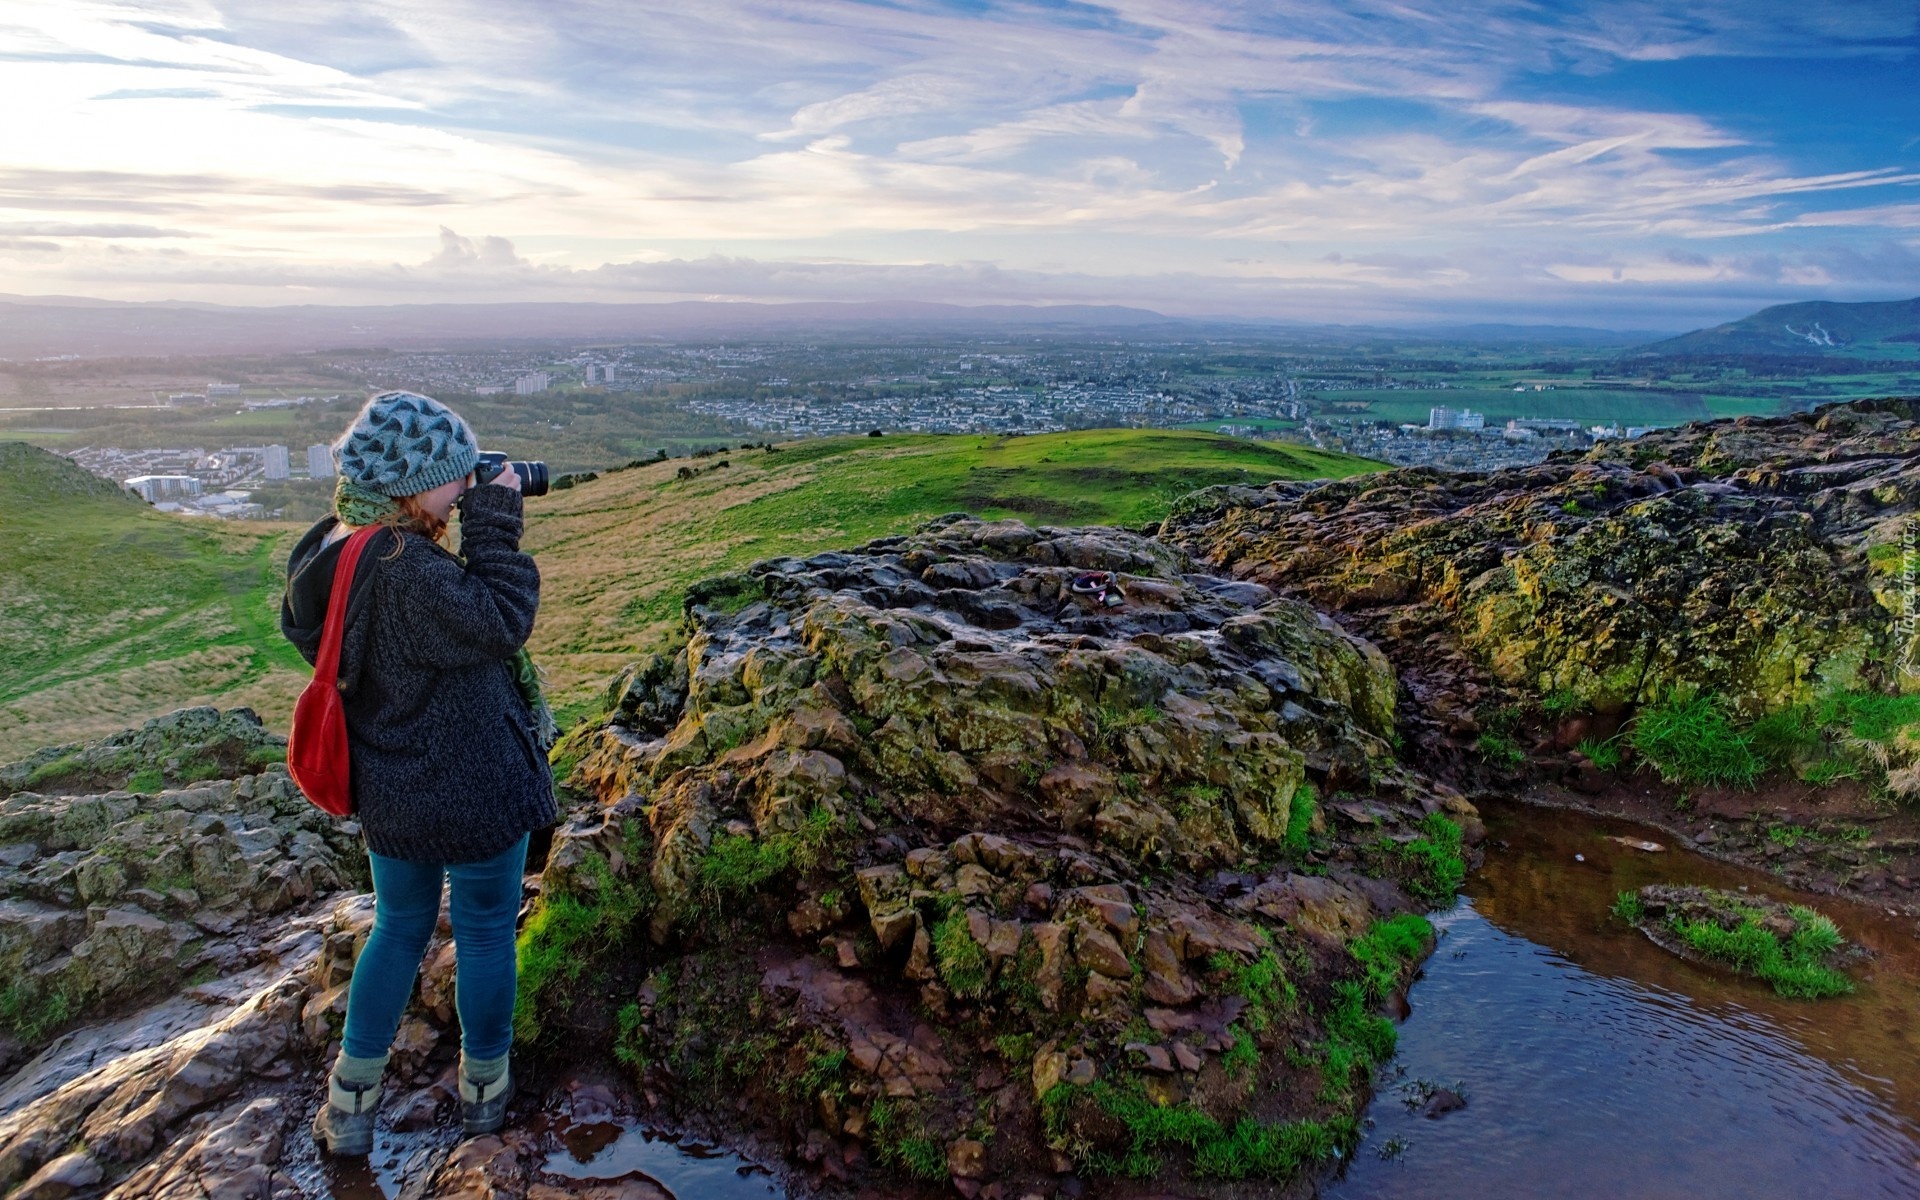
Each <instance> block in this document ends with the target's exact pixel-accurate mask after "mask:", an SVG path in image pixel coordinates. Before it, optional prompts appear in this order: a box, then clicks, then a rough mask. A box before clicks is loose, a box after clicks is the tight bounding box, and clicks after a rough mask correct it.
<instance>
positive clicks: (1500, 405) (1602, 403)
mask: <svg viewBox="0 0 1920 1200" xmlns="http://www.w3.org/2000/svg"><path fill="white" fill-rule="evenodd" d="M1863 394H1865V393H1863ZM1313 395H1314V398H1315V399H1314V400H1313V401H1311V402H1310V404H1311V405H1312V407H1313V408H1314V409H1315V411H1317V412H1320V413H1322V414H1324V415H1326V416H1344V417H1358V418H1363V419H1367V420H1375V421H1394V422H1408V421H1411V422H1414V423H1415V424H1420V425H1424V424H1426V422H1427V410H1429V409H1431V408H1439V407H1442V406H1444V407H1447V408H1456V409H1457V408H1470V409H1472V410H1473V411H1475V412H1478V413H1485V414H1486V418H1487V424H1488V425H1503V424H1505V423H1506V422H1507V421H1508V420H1509V419H1510V418H1513V417H1551V418H1559V419H1563V420H1564V419H1569V418H1571V419H1573V420H1577V421H1580V422H1581V423H1583V424H1587V425H1605V424H1615V423H1618V424H1620V425H1681V424H1685V423H1686V422H1688V421H1711V420H1716V419H1718V418H1720V417H1737V416H1742V415H1745V414H1747V413H1756V414H1763V415H1772V414H1774V413H1777V412H1779V411H1780V403H1779V401H1777V400H1773V399H1766V398H1753V397H1735V396H1721V395H1715V394H1712V393H1704V392H1685V391H1667V390H1654V389H1648V388H1607V387H1569V386H1564V385H1563V386H1560V387H1557V388H1555V389H1554V390H1553V391H1542V392H1535V391H1531V390H1529V391H1525V392H1516V391H1514V390H1513V389H1512V388H1511V387H1505V388H1467V387H1450V388H1446V389H1434V390H1421V391H1413V390H1388V389H1371V390H1369V389H1358V388H1356V389H1353V390H1340V391H1333V390H1322V391H1316V392H1314V393H1313ZM1336 403H1346V404H1355V403H1365V404H1366V405H1367V409H1366V411H1365V412H1346V411H1340V412H1335V411H1331V410H1330V409H1329V407H1328V406H1330V405H1332V404H1336Z"/></svg>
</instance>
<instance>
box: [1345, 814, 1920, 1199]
mask: <svg viewBox="0 0 1920 1200" xmlns="http://www.w3.org/2000/svg"><path fill="white" fill-rule="evenodd" d="M1485 815H1486V817H1487V820H1488V825H1489V828H1490V830H1491V836H1492V838H1493V839H1495V840H1496V841H1498V842H1503V843H1505V845H1504V847H1502V846H1497V845H1490V846H1489V849H1488V852H1487V863H1486V867H1485V869H1484V870H1482V871H1480V872H1478V873H1476V874H1475V876H1474V877H1473V878H1472V879H1471V880H1470V881H1469V883H1468V886H1467V897H1466V899H1464V900H1463V901H1462V902H1461V903H1460V904H1458V905H1457V906H1456V907H1455V908H1454V909H1453V910H1452V911H1451V912H1449V913H1446V914H1443V915H1440V916H1437V917H1436V918H1435V922H1434V923H1435V925H1436V927H1437V928H1438V929H1439V930H1440V931H1441V934H1442V936H1441V940H1440V944H1439V949H1438V950H1437V951H1436V952H1435V953H1434V956H1433V958H1432V959H1430V960H1429V961H1428V963H1427V966H1426V972H1425V975H1424V977H1423V978H1422V979H1421V980H1420V982H1419V983H1418V984H1416V985H1415V987H1414V988H1413V992H1412V995H1411V997H1410V1000H1411V1003H1412V1007H1413V1012H1412V1015H1411V1016H1410V1017H1409V1018H1408V1019H1407V1021H1406V1022H1405V1023H1404V1024H1403V1025H1402V1026H1401V1028H1400V1053H1399V1056H1398V1058H1397V1059H1396V1060H1395V1064H1394V1067H1393V1068H1392V1069H1391V1071H1392V1074H1391V1075H1390V1077H1388V1078H1386V1079H1384V1080H1383V1082H1382V1086H1381V1090H1380V1092H1379V1094H1378V1096H1377V1097H1376V1098H1375V1101H1374V1103H1373V1106H1372V1107H1371V1109H1370V1110H1369V1113H1368V1115H1369V1117H1370V1118H1371V1120H1372V1122H1373V1127H1372V1128H1371V1130H1370V1131H1369V1132H1368V1135H1367V1138H1366V1141H1365V1142H1364V1144H1363V1145H1362V1146H1361V1148H1360V1151H1359V1153H1358V1154H1357V1155H1356V1156H1355V1159H1354V1161H1353V1163H1352V1164H1351V1166H1350V1167H1349V1170H1348V1172H1347V1175H1346V1177H1345V1178H1344V1179H1341V1180H1339V1181H1336V1182H1334V1183H1332V1184H1330V1185H1329V1187H1328V1188H1327V1190H1326V1195H1328V1196H1329V1197H1334V1198H1338V1200H1360V1198H1362V1197H1366V1198H1372V1197H1409V1198H1411V1197H1500V1196H1527V1197H1560V1196H1565V1197H1576V1196H1577V1197H1591V1196H1621V1197H1628V1196H1630V1197H1644V1198H1648V1200H1652V1198H1659V1197H1674V1198H1676V1200H1678V1198H1680V1197H1686V1198H1688V1200H1710V1198H1715V1197H1726V1198H1728V1200H1736V1198H1737V1200H1748V1198H1750V1197H1759V1196H1765V1197H1797V1196H1806V1197H1822V1198H1825V1197H1835V1196H1846V1197H1879V1196H1887V1197H1894V1196H1901V1197H1914V1196H1920V1037H1916V1024H1917V1023H1920V940H1916V939H1915V937H1914V922H1913V920H1912V919H1911V918H1903V917H1893V916H1889V915H1887V914H1886V913H1884V912H1881V911H1879V910H1874V909H1869V908H1865V907H1862V906H1858V905H1854V904H1849V903H1845V902H1841V901H1836V900H1834V899H1832V898H1828V897H1815V896H1804V895H1800V894H1798V893H1795V892H1794V891H1792V890H1791V889H1789V888H1786V887H1784V886H1781V885H1779V884H1778V883H1777V882H1776V881H1774V880H1773V879H1772V878H1771V877H1769V876H1767V875H1765V874H1762V873H1760V872H1756V871H1750V870H1745V869H1742V868H1737V867H1732V866H1728V865H1725V864H1721V863H1718V862H1714V861H1712V860H1709V859H1705V858H1702V857H1700V856H1698V855H1695V854H1692V853H1689V852H1687V851H1684V850H1677V849H1674V848H1672V847H1671V846H1669V847H1668V848H1667V849H1666V850H1664V851H1663V852H1660V853H1648V852H1646V851H1643V850H1640V849H1636V848H1633V847H1631V846H1627V845H1623V844H1621V843H1619V842H1616V841H1613V840H1611V838H1612V837H1618V836H1626V837H1629V838H1635V839H1651V840H1654V841H1658V842H1663V843H1664V842H1666V838H1665V836H1664V835H1661V834H1658V833H1653V832H1649V831H1646V830H1643V829H1640V828H1638V827H1635V826H1631V825H1628V824H1626V823H1624V822H1614V821H1604V820H1595V819H1590V818H1586V817H1582V816H1579V815H1577V814H1572V813H1560V812H1548V811H1543V810H1536V809H1527V808H1521V807H1518V806H1514V807H1512V808H1507V807H1490V808H1489V810H1488V811H1487V812H1486V814H1485ZM1576 856H1578V857H1576ZM1657 882H1672V883H1698V884H1708V885H1712V886H1717V887H1730V888H1739V887H1742V886H1745V887H1747V888H1749V889H1751V890H1752V891H1755V892H1765V893H1766V894H1768V895H1771V896H1774V897H1777V898H1780V899H1788V900H1799V901H1802V902H1805V903H1809V904H1812V905H1814V906H1816V907H1818V908H1819V909H1820V910H1821V911H1823V912H1826V913H1827V914H1828V915H1830V916H1832V917H1833V918H1834V920H1835V921H1836V922H1837V923H1838V924H1839V925H1840V928H1841V931H1842V932H1843V933H1844V934H1845V935H1846V936H1847V937H1849V938H1852V939H1854V940H1856V941H1859V942H1861V943H1862V944H1864V945H1866V946H1868V947H1869V948H1871V949H1873V950H1874V951H1876V953H1877V956H1878V957H1877V958H1876V959H1875V960H1874V961H1873V962H1872V963H1871V964H1869V966H1868V967H1867V968H1866V969H1865V970H1863V971H1861V972H1858V973H1857V974H1856V976H1855V978H1856V981H1857V982H1858V984H1859V988H1858V991H1857V992H1856V993H1855V994H1854V995H1852V996H1848V997H1844V998H1840V999H1836V1000H1825V1001H1817V1002H1807V1001H1794V1000H1787V999H1784V998H1782V997H1778V996H1776V995H1774V993H1773V992H1772V990H1771V989H1770V988H1768V987H1767V986H1766V985H1764V984H1760V983H1757V982H1751V981H1747V980H1743V979H1739V978H1736V977H1734V976H1732V975H1729V974H1726V973H1723V972H1719V971H1716V970H1713V969H1711V968H1707V967H1701V966H1695V965H1693V964H1691V963H1687V962H1684V961H1681V960H1679V959H1676V958H1674V957H1672V956H1670V955H1668V954H1667V953H1666V952H1664V951H1662V950H1660V949H1659V948H1658V947H1656V946H1654V945H1653V944H1652V943H1651V942H1649V941H1648V940H1647V939H1646V938H1645V937H1644V936H1642V935H1641V934H1640V933H1638V932H1637V931H1635V930H1632V929H1629V928H1628V927H1626V926H1625V925H1623V924H1621V923H1619V922H1617V921H1615V920H1613V919H1612V918H1611V917H1610V916H1609V915H1608V912H1607V909H1608V906H1609V905H1610V904H1611V903H1612V902H1613V899H1614V897H1615V896H1616V895H1617V894H1618V893H1619V892H1621V891H1625V890H1628V889H1631V888H1638V887H1639V886H1641V885H1642V884H1646V883H1657ZM1429 1086H1439V1087H1446V1088H1452V1089H1455V1090H1457V1091H1459V1092H1461V1093H1462V1094H1464V1095H1465V1096H1466V1097H1467V1100H1468V1104H1467V1107H1466V1108H1465V1109H1463V1110H1461V1111H1458V1112H1454V1113H1451V1114H1449V1115H1446V1116H1444V1117H1440V1118H1438V1119H1429V1118H1426V1117H1423V1116H1420V1115H1419V1114H1418V1113H1417V1112H1415V1111H1414V1106H1413V1105H1410V1104H1409V1103H1408V1101H1409V1100H1415V1099H1417V1098H1418V1097H1419V1096H1421V1095H1422V1094H1424V1092H1425V1090H1426V1088H1427V1087H1429Z"/></svg>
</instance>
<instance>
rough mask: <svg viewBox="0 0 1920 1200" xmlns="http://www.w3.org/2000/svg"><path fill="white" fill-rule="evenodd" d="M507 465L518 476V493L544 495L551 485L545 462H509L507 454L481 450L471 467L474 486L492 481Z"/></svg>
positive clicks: (498, 476)
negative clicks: (478, 457) (478, 458)
mask: <svg viewBox="0 0 1920 1200" xmlns="http://www.w3.org/2000/svg"><path fill="white" fill-rule="evenodd" d="M508 467H512V468H513V473H514V474H515V475H518V476H519V477H520V494H521V495H523V496H544V495H546V494H547V492H548V490H549V489H550V487H551V486H552V479H551V478H550V477H549V475H548V473H547V464H545V463H543V462H509V461H507V456H506V455H504V454H501V453H499V452H498V451H482V452H481V454H480V460H479V461H478V462H476V463H475V464H474V467H473V482H474V486H476V487H477V486H479V485H480V484H483V483H492V482H493V481H494V480H496V479H498V478H500V475H501V473H502V472H503V471H505V470H506V469H507V468H508Z"/></svg>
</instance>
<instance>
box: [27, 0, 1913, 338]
mask: <svg viewBox="0 0 1920 1200" xmlns="http://www.w3.org/2000/svg"><path fill="white" fill-rule="evenodd" d="M1917 20H1920V16H1917V10H1916V6H1915V5H1914V4H1912V3H1911V0H1905V2H1903V3H1879V2H1876V0H1865V2H1860V0H1855V2H1830V3H1826V4H1818V5H1808V4H1805V3H1775V2H1773V0H1747V2H1744V3H1697V4H1691V5H1688V6H1685V7H1682V6H1680V5H1676V4H1664V3H1651V2H1646V0H1628V2H1623V3H1608V4H1573V3H1552V2H1540V3H1527V2H1519V0H1515V2H1496V3H1478V4H1476V3H1471V2H1463V0H1451V2H1446V0H1378V2H1376V0H1358V2H1355V0H1347V2H1343V3H1309V2H1295V0H1279V2H1269V3H1259V4H1251V3H1249V4H1233V3H1219V4H1203V3H1191V2H1180V3H1172V2H1167V0H1118V2H1115V3H1102V4H1095V3H1076V2H1070V3H1046V2H1035V3H988V2H982V3H933V2H920V0H894V2H890V3H851V2H846V0H818V2H814V0H806V2H792V0H790V2H778V0H753V2H745V0H701V2H700V3H696V4H687V3H679V4H673V5H666V4H650V3H616V2H612V0H545V2H540V3H532V2H527V3H508V2H505V0H431V2H425V3H412V4H393V3H385V4H374V3H361V2H358V0H310V2H307V3H302V4H300V5H297V6H296V5H286V4H269V3H265V2H264V0H246V2H240V3H232V2H229V3H221V2H218V0H177V2H174V0H170V2H165V3H138V4H116V3H85V2H77V0H60V2H57V3H42V2H41V0H6V2H5V3H4V4H0V102H4V104H5V106H6V111H8V112H9V113H10V114H16V115H17V114H27V119H24V120H20V119H14V120H9V121H8V122H7V123H6V125H5V128H4V129H3V130H0V292H5V293H15V294H66V295H92V296H106V297H112V298H117V299H191V300H209V301H218V302H222V303H233V304H286V303H381V302H390V303H414V302H426V301H443V300H469V301H471V300H603V301H648V300H670V299H687V298H698V299H720V300H775V301H777V300H819V299H829V300H885V299H889V298H895V297H911V298H916V299H929V300H947V301H953V302H958V303H1036V304H1046V303H1064V302H1077V303H1118V304H1131V305H1140V306H1144V307H1150V308H1155V309H1159V310H1161V311H1164V312H1171V313H1181V314H1190V315H1208V314H1219V315H1232V316H1241V317H1271V318H1274V319H1278V320H1287V321H1340V322H1387V323H1399V324H1409V323H1425V322H1449V323H1451V322H1456V321H1485V320H1497V321H1521V322H1554V323H1580V324H1593V325H1605V326H1614V327H1631V328H1642V329H1678V328H1685V327H1690V326H1694V325H1699V324H1705V323H1711V322H1714V321H1719V320H1724V319H1728V318H1731V317H1735V316H1739V315H1743V314H1744V313H1746V312H1749V311H1752V310H1753V309H1755V308H1758V307H1761V306H1763V305H1765V304H1769V303H1777V302H1781V301H1787V300H1798V299H1838V300H1862V299H1891V298H1904V297H1907V296H1912V295H1915V294H1920V86H1916V85H1915V84H1914V83H1913V79H1914V78H1915V73H1916V67H1920V62H1916V57H1917V56H1916V50H1917V49H1920V32H1917V31H1916V21H1917Z"/></svg>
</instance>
